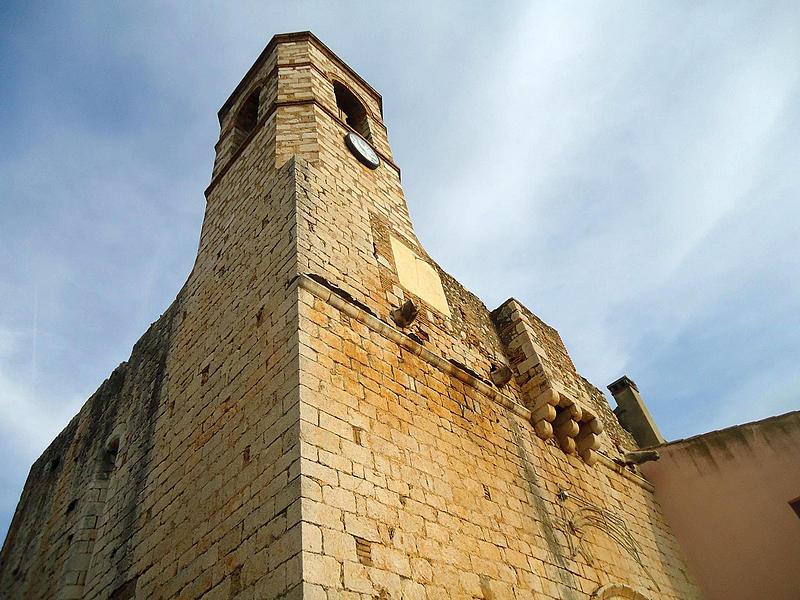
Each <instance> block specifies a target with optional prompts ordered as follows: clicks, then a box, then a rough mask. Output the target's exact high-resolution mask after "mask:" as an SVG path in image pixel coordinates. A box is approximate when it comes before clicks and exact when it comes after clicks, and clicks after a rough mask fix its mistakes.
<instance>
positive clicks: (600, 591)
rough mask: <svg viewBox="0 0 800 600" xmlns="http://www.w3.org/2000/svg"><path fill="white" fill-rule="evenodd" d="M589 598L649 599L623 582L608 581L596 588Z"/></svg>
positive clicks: (610, 599) (592, 599) (612, 599)
mask: <svg viewBox="0 0 800 600" xmlns="http://www.w3.org/2000/svg"><path fill="white" fill-rule="evenodd" d="M591 600H651V599H650V598H649V597H648V596H645V595H644V594H643V593H642V592H640V591H638V590H636V589H634V588H632V587H631V586H629V585H626V584H624V583H609V584H606V585H603V586H600V587H599V588H597V589H596V590H595V591H594V593H593V594H592V595H591Z"/></svg>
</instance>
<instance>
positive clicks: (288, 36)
mask: <svg viewBox="0 0 800 600" xmlns="http://www.w3.org/2000/svg"><path fill="white" fill-rule="evenodd" d="M301 40H308V41H311V42H312V43H314V44H315V45H316V46H318V47H319V49H320V50H322V51H323V52H324V53H325V54H327V55H328V58H330V59H331V60H333V61H334V62H336V63H337V64H338V65H339V66H341V67H342V68H343V69H344V70H345V71H347V73H348V74H349V75H351V76H352V77H353V78H354V79H355V80H356V81H358V82H359V83H360V84H361V85H363V86H364V87H365V88H366V90H367V91H368V92H369V93H370V94H371V95H372V96H373V97H374V98H375V99H376V100H377V101H378V107H379V108H380V111H381V118H383V98H382V97H381V95H380V94H379V93H378V92H377V91H376V90H375V88H373V87H372V86H371V85H370V84H369V83H367V81H366V80H365V79H364V78H363V77H361V75H359V74H358V73H356V72H355V71H354V70H353V69H352V68H351V67H350V65H348V64H347V63H346V62H344V61H343V60H342V59H341V58H339V56H337V54H336V53H335V52H334V51H333V50H331V49H330V48H328V46H326V45H325V44H324V43H323V42H322V40H320V39H319V38H318V37H317V36H315V35H314V34H313V33H311V32H310V31H295V32H291V33H278V34H275V35H274V36H272V39H271V40H270V41H269V43H268V44H267V45H266V47H265V48H264V49H263V50H262V51H261V54H259V55H258V58H256V60H255V62H254V63H253V65H252V66H251V67H250V68H249V69H248V70H247V73H245V75H244V77H242V79H241V81H240V82H239V83H238V85H237V86H236V87H235V88H234V90H233V92H231V94H230V96H228V99H227V100H225V102H224V103H223V105H222V108H220V109H219V111H218V112H217V117H218V118H219V120H220V123H221V122H222V119H223V117H224V116H225V115H226V114H227V113H228V111H229V110H230V109H231V107H232V106H233V104H234V100H235V99H236V98H237V97H238V96H239V94H241V93H242V91H243V90H244V88H246V87H247V85H248V84H249V83H250V79H251V77H252V76H253V74H254V73H255V72H256V71H257V70H258V68H259V67H260V66H261V65H262V63H263V62H264V61H265V60H266V59H267V57H268V56H269V55H270V54H271V53H272V51H273V50H274V49H275V47H276V46H277V45H278V44H282V43H286V42H296V41H301Z"/></svg>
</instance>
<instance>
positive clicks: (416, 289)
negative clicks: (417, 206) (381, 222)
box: [391, 236, 450, 317]
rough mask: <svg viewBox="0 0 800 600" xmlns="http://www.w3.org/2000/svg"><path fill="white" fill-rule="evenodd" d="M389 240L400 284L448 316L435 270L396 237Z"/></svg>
mask: <svg viewBox="0 0 800 600" xmlns="http://www.w3.org/2000/svg"><path fill="white" fill-rule="evenodd" d="M391 242H392V253H393V254H394V264H395V266H396V267H397V276H398V278H399V279H400V285H402V286H403V287H404V288H406V289H407V290H408V291H409V292H411V293H412V294H416V295H417V296H419V297H420V298H421V299H422V300H424V301H425V302H427V303H428V304H430V305H431V306H432V307H433V308H435V309H436V310H438V311H439V312H441V313H444V314H445V315H447V316H448V317H449V316H450V308H449V307H448V306H447V298H445V296H444V289H442V280H441V279H439V274H438V273H437V272H436V270H435V269H434V268H433V267H432V266H431V265H429V264H428V263H427V262H426V261H425V260H423V259H421V258H420V257H419V256H417V255H416V253H415V252H414V251H413V250H412V249H411V248H409V247H408V246H406V245H405V244H404V243H403V242H401V241H400V240H398V239H397V238H396V237H394V236H391Z"/></svg>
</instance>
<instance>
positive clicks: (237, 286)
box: [0, 117, 301, 600]
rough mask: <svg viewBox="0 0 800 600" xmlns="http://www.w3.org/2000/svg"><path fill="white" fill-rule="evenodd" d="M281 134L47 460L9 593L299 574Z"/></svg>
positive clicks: (207, 584)
mask: <svg viewBox="0 0 800 600" xmlns="http://www.w3.org/2000/svg"><path fill="white" fill-rule="evenodd" d="M275 131H276V128H275V119H274V117H273V118H271V119H267V121H265V122H264V123H262V126H261V127H260V128H259V129H258V131H257V132H256V133H254V135H253V136H251V138H250V139H249V140H248V141H247V142H246V144H245V146H244V147H243V148H241V149H239V151H238V155H237V159H236V161H235V162H234V163H233V164H232V165H230V166H229V168H228V169H227V171H226V172H224V173H221V176H220V177H218V179H217V182H216V185H215V187H214V189H213V190H212V191H211V192H210V193H209V195H208V201H207V210H206V216H205V220H204V224H203V231H202V233H201V237H200V244H199V248H198V257H197V261H196V263H195V266H194V269H193V271H192V273H191V275H190V276H189V279H188V281H187V283H186V285H185V286H184V289H183V290H182V292H181V294H180V295H179V297H178V299H177V300H176V301H175V303H174V304H173V306H172V307H171V308H170V309H169V310H168V311H167V313H165V315H164V316H162V318H161V319H160V320H159V321H158V322H157V323H155V324H154V325H153V327H152V328H151V330H150V332H148V333H147V334H146V335H145V336H144V337H143V338H142V340H141V341H140V342H139V343H138V344H137V345H136V346H135V347H134V349H133V353H132V355H131V358H130V359H129V361H128V362H127V363H124V364H123V365H121V366H120V368H118V369H117V370H116V371H115V372H114V374H112V376H111V377H110V378H109V380H108V381H106V382H105V383H104V384H103V385H102V386H101V387H100V389H99V390H98V392H97V393H96V394H95V395H94V396H93V397H92V398H91V399H90V400H89V401H88V402H87V403H86V405H85V406H84V407H83V409H82V410H81V412H80V414H79V415H78V416H77V417H76V418H75V419H74V420H73V421H72V423H70V425H69V426H68V427H67V429H65V430H64V432H63V433H62V434H61V435H60V436H59V437H58V438H57V439H56V440H55V441H54V442H53V444H52V445H51V446H50V448H48V450H47V451H46V452H45V453H44V455H43V456H42V457H41V458H40V459H39V460H38V461H37V462H36V464H35V465H34V466H33V468H32V470H31V474H30V476H29V479H28V482H27V484H26V488H25V491H24V493H23V497H22V500H21V503H20V506H19V508H18V510H17V514H16V515H15V518H14V520H13V522H12V526H11V531H10V533H9V536H8V538H7V540H6V543H5V545H4V548H3V551H2V554H1V555H0V596H2V597H4V598H6V597H7V598H25V599H30V598H47V599H53V598H78V597H80V598H87V599H89V598H98V599H99V598H103V599H106V598H114V599H116V600H124V599H128V598H134V597H135V598H151V599H154V600H157V599H167V598H177V597H181V598H234V597H237V598H277V597H285V595H286V594H287V593H290V592H291V590H292V589H295V590H299V589H300V588H299V587H298V584H299V583H300V579H301V558H300V554H299V551H300V526H299V519H300V506H299V494H300V488H299V458H300V455H299V444H298V439H299V429H298V419H299V408H298V383H299V380H298V362H297V361H298V354H297V328H296V322H297V314H296V310H297V307H296V299H294V298H293V297H292V295H291V293H290V291H289V290H288V289H287V283H288V282H289V281H291V279H292V277H293V276H294V274H295V272H296V243H297V242H296V236H295V233H294V232H295V200H294V198H295V193H294V190H295V185H294V180H295V167H294V161H293V160H289V161H288V162H287V161H284V164H283V165H282V166H281V167H280V168H277V167H276V166H275V160H274V155H275V143H276V142H275V136H276V133H275ZM270 156H272V157H273V158H272V160H269V157H270ZM265 159H267V160H265ZM119 425H122V426H123V427H124V431H125V433H124V436H123V439H122V442H121V444H120V447H119V450H118V453H117V457H116V467H113V468H112V470H111V471H110V475H109V476H108V478H107V481H105V480H103V479H102V477H101V478H98V477H97V473H98V461H101V459H103V452H104V444H105V443H106V441H107V438H108V435H109V434H110V433H111V432H112V431H113V430H114V429H115V428H116V427H117V426H119ZM113 464H114V463H113V462H112V465H113ZM101 494H102V495H103V498H102V499H101V498H100V495H101ZM99 500H102V502H99ZM101 504H102V506H101ZM87 506H88V507H90V508H89V510H88V512H87V511H86V510H84V509H85V507H87Z"/></svg>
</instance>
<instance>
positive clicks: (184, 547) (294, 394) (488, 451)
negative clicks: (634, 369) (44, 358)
mask: <svg viewBox="0 0 800 600" xmlns="http://www.w3.org/2000/svg"><path fill="white" fill-rule="evenodd" d="M219 121H220V126H221V133H220V138H219V142H218V143H217V145H216V160H215V164H214V170H213V174H212V178H211V184H210V185H209V186H208V189H207V190H206V212H205V220H204V223H203V228H202V232H201V235H200V242H199V248H198V252H197V259H196V262H195V264H194V268H193V269H192V272H191V273H190V275H189V277H188V280H187V281H186V283H185V285H184V286H183V288H182V289H181V290H180V292H179V293H178V295H177V298H176V299H175V301H174V302H173V304H172V305H171V306H170V307H169V308H168V309H167V310H166V312H165V313H164V314H163V315H162V316H161V318H160V319H159V320H158V321H156V322H155V323H154V324H153V325H152V326H151V327H150V329H149V330H148V331H147V332H146V333H145V334H144V336H142V338H141V339H140V340H139V342H138V343H137V344H136V345H135V346H134V348H133V352H132V354H131V357H130V359H129V360H128V361H127V362H124V363H122V364H121V365H120V366H119V367H117V368H116V369H115V370H114V372H113V373H112V374H111V375H110V377H109V378H108V379H107V380H106V381H104V382H103V384H102V385H101V386H100V388H99V389H98V390H97V392H96V393H95V394H94V395H93V396H92V397H91V398H89V400H88V401H87V402H86V404H85V405H84V406H83V408H82V409H81V410H80V412H79V413H78V415H77V416H75V418H74V419H72V421H71V422H70V423H69V425H68V426H67V427H66V428H65V429H64V431H63V432H62V433H61V434H60V435H59V436H58V437H57V438H56V439H55V440H54V441H53V443H52V444H51V445H50V447H49V448H48V449H47V450H46V451H45V453H44V454H43V455H42V456H41V458H39V460H37V461H36V463H35V464H34V465H33V467H32V468H31V472H30V475H29V477H28V481H27V483H26V485H25V489H24V492H23V494H22V497H21V500H20V503H19V507H18V508H17V512H16V514H15V516H14V520H13V522H12V524H11V528H10V530H9V532H8V537H7V539H6V542H5V545H4V547H3V550H2V554H0V597H2V598H14V599H17V598H20V599H21V598H25V599H33V598H37V599H38V598H40V599H62V600H66V599H77V598H82V599H113V600H127V599H131V598H138V599H153V600H160V599H163V600H165V599H168V598H186V599H203V600H212V599H235V600H256V599H258V600H261V599H277V598H285V599H298V600H299V599H301V598H302V599H307V600H323V599H327V600H334V599H338V598H346V599H353V600H390V599H391V600H439V599H441V600H444V599H450V598H459V599H465V600H466V599H469V600H477V599H481V600H528V599H530V598H544V599H552V600H583V599H588V598H602V599H606V600H608V599H612V598H614V599H616V598H628V599H636V600H645V599H649V600H658V599H675V600H677V599H681V600H685V599H691V598H698V597H699V596H700V592H699V590H698V588H697V587H696V584H695V583H694V580H693V579H692V577H691V576H690V575H689V574H688V573H687V567H686V563H685V560H684V557H683V555H682V552H681V549H680V547H679V546H678V543H677V542H676V540H675V538H674V537H673V535H672V533H671V531H670V529H669V527H668V526H667V525H666V524H665V521H664V519H663V518H662V512H661V509H660V507H659V504H658V503H657V502H656V500H655V498H654V490H653V487H652V486H651V484H650V483H648V481H647V480H645V479H644V478H643V477H642V475H641V474H640V471H639V468H638V466H637V463H639V462H641V461H642V460H646V459H647V458H649V455H648V453H647V452H640V451H639V444H637V441H636V440H637V439H638V440H639V442H641V443H642V445H647V444H648V443H652V442H648V441H645V442H642V440H655V443H658V441H659V440H660V441H663V440H661V438H660V436H659V435H658V432H657V429H655V427H654V426H653V425H652V422H651V420H650V419H649V415H648V414H647V412H646V409H644V408H643V405H642V403H641V399H640V398H639V397H638V393H637V392H636V388H635V385H633V383H632V382H631V381H630V380H628V379H627V378H623V379H621V380H619V381H618V382H615V384H614V385H613V386H612V391H613V393H614V395H615V396H617V397H618V403H619V404H620V409H618V411H617V412H618V413H619V416H617V414H615V413H614V412H613V411H612V410H611V409H610V407H609V405H608V404H607V402H606V400H605V398H604V396H603V394H602V393H601V392H600V391H599V390H598V389H597V388H596V387H594V386H593V385H592V384H590V383H589V382H588V381H586V380H585V379H583V378H582V377H581V376H580V375H579V374H578V372H577V371H576V369H575V366H574V365H573V364H572V361H571V360H570V357H569V355H568V353H567V351H566V349H565V347H564V344H563V343H562V341H561V338H560V337H559V335H558V333H557V332H556V330H555V329H553V328H552V327H550V326H548V325H547V324H545V323H543V322H542V321H541V320H539V319H538V318H537V317H536V316H535V315H534V314H532V313H531V312H530V311H529V310H528V308H526V307H525V306H523V305H522V304H521V303H520V302H518V301H516V300H514V299H510V300H508V301H507V302H505V303H504V304H503V305H501V306H499V307H497V308H496V309H494V310H492V311H490V310H488V309H487V308H486V307H485V306H484V305H483V304H482V303H481V301H480V300H479V299H478V298H477V297H476V296H474V295H473V294H471V293H470V292H468V291H467V290H466V289H464V288H463V287H462V286H461V285H460V284H459V283H458V282H457V281H455V280H454V279H453V278H452V277H450V276H449V275H448V274H447V273H445V272H444V271H442V270H441V269H440V268H439V266H438V265H437V264H436V263H435V262H434V261H433V259H431V257H429V256H428V254H427V253H426V252H425V250H424V249H423V247H422V245H421V244H420V242H419V240H418V239H417V237H416V235H415V233H414V229H413V226H412V224H411V221H410V218H409V214H408V209H407V207H406V203H405V199H404V197H403V191H402V188H401V186H400V169H399V167H398V166H397V165H396V164H395V163H394V161H393V159H392V153H391V149H390V148H389V143H388V141H387V134H386V126H385V125H384V123H383V111H382V103H381V96H380V95H379V94H378V93H377V92H376V91H375V90H374V89H372V87H370V85H369V84H368V83H367V82H365V81H364V80H363V79H362V78H361V77H359V76H358V74H356V73H355V72H354V71H353V70H352V69H350V68H349V67H348V66H347V65H346V64H344V63H343V62H342V61H341V60H340V59H339V58H338V57H337V56H336V55H335V54H334V53H333V52H332V51H331V50H329V49H328V48H327V47H326V46H325V45H324V44H323V43H322V42H320V41H319V40H318V39H317V38H316V37H314V36H313V35H312V34H311V33H308V32H304V33H293V34H286V35H278V36H275V37H274V38H273V39H272V41H270V43H269V45H268V46H267V47H266V49H265V50H264V52H263V53H262V54H261V56H259V58H258V60H256V62H255V64H254V65H253V67H252V68H251V69H250V70H249V71H248V73H247V74H246V75H245V77H244V79H243V80H242V81H241V83H240V84H239V85H238V86H237V87H236V89H235V90H234V91H233V93H232V94H231V96H230V98H229V99H228V100H227V101H226V102H225V104H224V105H223V107H222V109H221V110H220V111H219ZM620 420H621V421H622V422H624V423H625V424H626V427H627V429H626V428H623V427H622V426H621V424H620ZM628 430H631V431H633V432H634V433H635V434H636V438H634V436H633V435H632V434H631V433H629V431H628ZM648 436H650V437H648Z"/></svg>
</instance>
